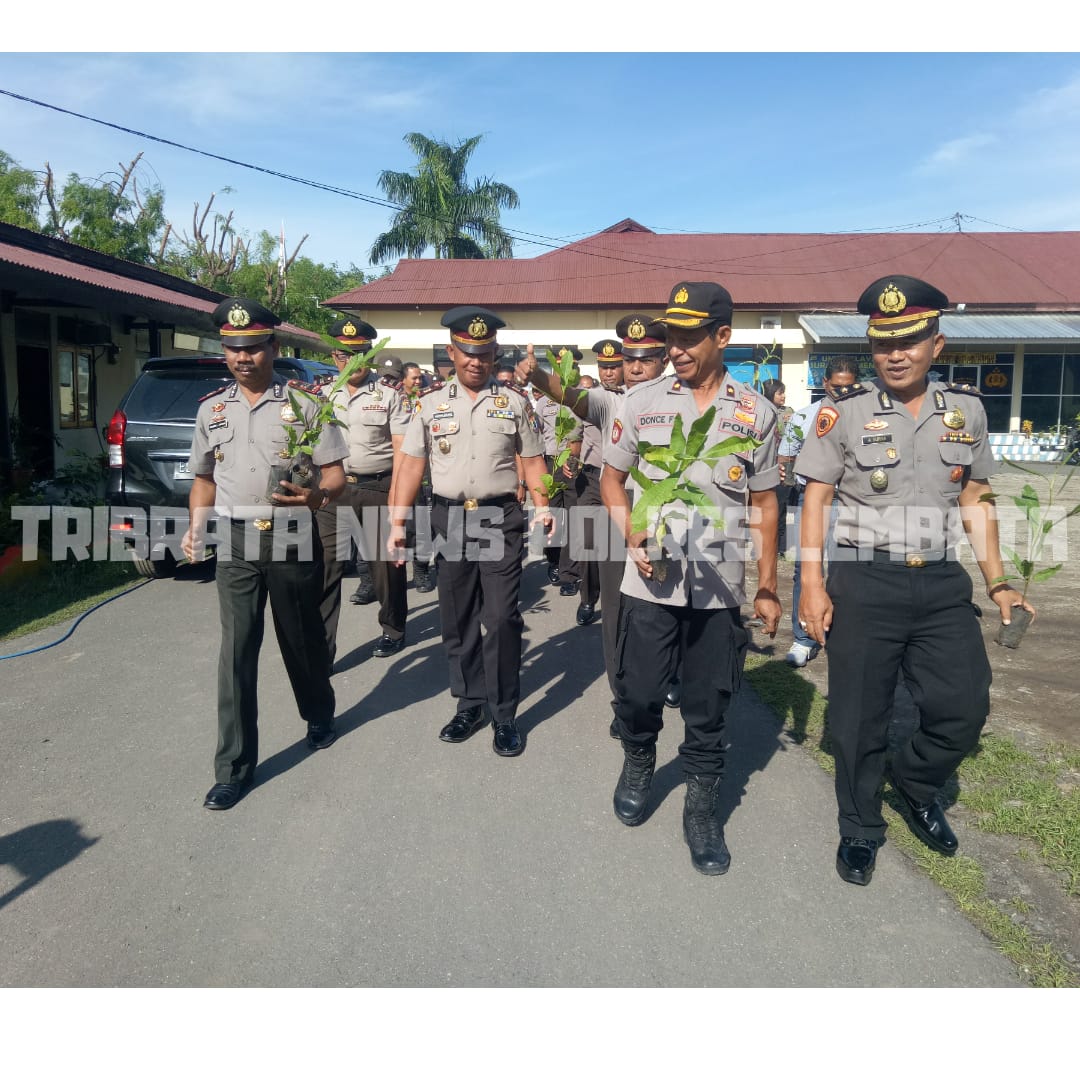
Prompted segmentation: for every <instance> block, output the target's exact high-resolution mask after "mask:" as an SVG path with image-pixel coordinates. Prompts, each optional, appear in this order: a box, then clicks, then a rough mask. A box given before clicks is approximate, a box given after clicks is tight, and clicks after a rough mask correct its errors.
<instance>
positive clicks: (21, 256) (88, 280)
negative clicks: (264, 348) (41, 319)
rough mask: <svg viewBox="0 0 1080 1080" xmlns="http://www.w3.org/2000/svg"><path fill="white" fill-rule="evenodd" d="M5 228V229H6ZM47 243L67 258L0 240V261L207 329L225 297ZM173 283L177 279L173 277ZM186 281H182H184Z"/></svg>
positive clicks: (303, 334)
mask: <svg viewBox="0 0 1080 1080" xmlns="http://www.w3.org/2000/svg"><path fill="white" fill-rule="evenodd" d="M10 228H11V227H9V231H10ZM48 243H49V246H51V247H53V248H54V249H56V250H60V251H66V250H68V249H70V252H71V255H70V257H65V256H63V255H55V254H50V253H48V252H45V251H40V250H35V249H33V248H30V247H23V246H21V245H20V244H17V243H9V242H5V241H0V262H8V263H11V264H13V265H15V266H21V267H23V268H24V269H27V270H36V271H39V272H41V273H45V274H49V275H51V276H52V277H59V278H65V279H67V280H68V281H75V282H78V283H79V284H81V285H88V286H91V287H93V288H97V289H107V290H109V291H110V292H118V293H123V294H124V295H126V296H134V297H138V298H140V299H143V300H155V301H157V302H159V303H164V304H169V305H171V306H173V307H178V308H183V309H185V310H187V311H192V312H198V313H199V314H200V315H203V316H205V318H204V319H201V320H199V321H200V322H203V323H205V325H206V327H207V329H210V328H211V323H210V319H209V316H210V313H211V312H212V311H213V310H214V308H215V307H217V305H218V304H219V303H220V302H221V301H222V300H224V299H225V295H224V294H223V293H216V292H214V291H212V290H210V289H203V288H202V287H198V291H200V292H204V293H205V294H206V296H205V297H202V296H193V295H191V294H190V293H188V292H184V291H181V290H180V289H176V288H169V287H168V286H167V285H165V284H163V283H154V282H152V281H148V280H143V279H141V278H140V277H138V276H134V275H133V276H128V275H126V274H124V273H122V272H120V271H121V270H122V269H123V268H124V267H125V266H126V265H131V266H132V267H133V269H135V270H136V271H143V273H146V268H144V267H139V266H138V264H136V263H131V264H127V263H125V262H124V260H122V259H113V258H109V257H107V256H102V255H100V253H97V252H87V254H88V255H89V256H90V257H91V258H92V259H94V260H95V261H105V260H107V261H108V262H110V263H111V264H114V265H115V266H116V268H117V269H116V270H106V269H103V268H101V267H98V266H90V265H86V264H85V263H82V262H79V261H78V258H79V253H80V252H81V251H84V250H86V249H83V248H80V247H78V245H75V244H68V243H66V242H64V241H59V240H55V239H51V240H49V241H48ZM154 275H155V276H159V277H164V276H165V275H164V274H161V273H160V272H156V271H155V272H154ZM177 284H178V285H180V284H181V282H180V280H179V279H177ZM185 284H186V283H185ZM281 330H282V331H283V332H284V333H286V334H288V335H291V336H293V337H298V338H305V339H311V341H312V342H313V343H316V344H319V345H322V338H320V337H319V335H318V334H316V333H313V332H312V331H310V330H305V329H303V328H302V327H299V326H293V325H292V324H291V323H282V324H281Z"/></svg>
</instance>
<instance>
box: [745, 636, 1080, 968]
mask: <svg viewBox="0 0 1080 1080" xmlns="http://www.w3.org/2000/svg"><path fill="white" fill-rule="evenodd" d="M746 679H747V681H748V682H749V683H750V685H751V686H752V687H753V688H754V691H755V692H756V693H757V695H758V697H760V698H761V700H762V701H763V702H765V704H767V705H768V706H769V707H770V708H771V709H772V710H773V711H774V712H775V713H776V715H777V716H778V717H779V718H780V720H781V722H782V723H783V724H784V727H785V729H786V730H787V732H788V734H789V735H790V736H791V737H792V739H793V740H794V741H795V742H797V743H799V744H801V745H803V746H805V747H806V748H807V749H808V750H809V751H810V752H811V754H812V755H813V757H814V759H815V760H816V761H817V762H818V763H819V764H820V765H821V766H822V767H823V768H824V769H825V770H826V771H828V772H830V773H832V772H835V765H834V763H833V759H832V755H831V753H830V752H829V738H828V725H827V723H826V718H827V713H828V701H827V700H826V699H825V698H824V697H822V695H821V694H819V693H818V692H817V690H816V689H815V688H814V686H813V684H812V683H811V682H810V681H809V680H808V679H805V678H803V677H802V676H801V675H799V674H798V672H797V671H796V670H795V669H793V668H791V667H789V666H788V665H787V664H786V663H784V662H783V661H777V660H768V659H766V658H765V657H762V656H755V655H754V654H752V653H751V654H750V655H748V656H747V658H746ZM980 745H981V749H980V751H979V752H978V753H977V754H975V755H973V756H971V757H969V758H967V759H966V760H965V761H964V762H963V764H962V765H961V767H960V769H959V776H960V783H961V792H960V801H961V802H963V803H964V805H965V806H967V807H969V808H970V809H971V810H972V811H973V822H972V823H973V825H974V826H975V827H976V828H981V829H982V830H983V831H984V832H999V833H1006V834H1008V835H1011V836H1019V837H1024V838H1027V839H1030V840H1032V841H1033V842H1034V843H1035V844H1036V845H1038V847H1039V850H1040V853H1041V854H1042V857H1043V859H1044V860H1045V861H1046V863H1047V865H1049V866H1052V867H1054V868H1055V869H1058V870H1061V871H1063V872H1064V873H1065V874H1067V875H1068V876H1069V878H1070V881H1071V883H1072V884H1071V886H1070V888H1069V892H1070V893H1073V894H1075V890H1076V884H1077V878H1076V874H1077V872H1078V862H1077V857H1078V853H1077V843H1078V834H1080V804H1078V802H1077V799H1078V790H1077V787H1078V785H1077V778H1076V776H1075V775H1073V774H1074V773H1075V772H1076V768H1077V759H1078V758H1080V754H1077V753H1075V752H1073V751H1070V750H1066V749H1065V748H1062V747H1048V748H1047V750H1046V751H1045V755H1044V756H1043V757H1041V758H1040V757H1036V756H1035V755H1032V754H1028V753H1026V752H1025V751H1023V750H1020V749H1019V748H1018V747H1017V746H1016V745H1015V744H1013V743H1012V742H1011V741H1010V740H1008V739H1005V738H1002V737H1001V736H997V735H985V736H984V737H983V739H982V740H981V744H980ZM883 812H884V816H885V820H886V821H887V822H888V824H889V841H890V842H891V843H894V844H895V845H896V846H897V847H898V848H900V849H901V850H902V851H904V852H906V853H907V854H908V855H909V856H910V857H911V858H912V859H913V860H914V861H915V862H916V863H917V864H918V865H919V866H920V867H921V868H922V870H923V871H924V872H925V873H926V874H927V876H928V877H930V879H931V880H933V881H935V882H936V883H937V884H938V885H940V886H941V887H942V888H943V889H944V890H945V891H946V892H947V893H948V894H949V895H950V896H951V897H952V898H953V901H954V902H955V903H956V905H957V907H958V908H959V909H960V910H961V911H962V912H963V913H964V914H965V915H966V916H967V917H968V918H969V919H970V920H971V922H973V923H974V924H975V925H976V926H978V927H979V929H981V930H982V931H983V933H985V934H986V935H987V936H988V937H989V938H990V939H991V940H992V941H993V942H994V943H995V945H996V946H997V947H998V948H999V949H1000V950H1001V951H1002V952H1003V953H1004V954H1005V955H1006V956H1007V957H1009V959H1010V960H1012V961H1013V963H1014V964H1016V966H1017V967H1018V968H1019V969H1020V971H1021V973H1022V974H1023V975H1024V976H1025V977H1026V978H1027V979H1028V981H1029V982H1030V983H1031V984H1032V985H1033V986H1040V987H1077V986H1080V977H1078V976H1077V973H1076V972H1075V971H1073V970H1072V968H1070V966H1069V965H1068V963H1067V962H1066V961H1065V960H1064V959H1063V957H1062V956H1061V955H1060V954H1059V953H1058V952H1057V950H1056V949H1054V948H1053V946H1051V945H1049V944H1046V943H1045V942H1040V941H1037V940H1036V939H1035V937H1034V936H1033V935H1032V934H1031V932H1030V931H1029V930H1028V928H1027V927H1026V926H1023V925H1022V924H1019V923H1016V922H1014V921H1013V920H1012V918H1011V917H1010V915H1009V914H1008V913H1007V912H1005V911H1003V910H1002V909H1001V908H1000V907H999V906H998V905H997V904H995V903H994V901H993V900H992V899H991V898H990V897H989V896H988V895H987V893H986V880H985V877H984V875H983V871H982V868H981V867H980V866H979V864H978V863H977V862H976V861H975V860H974V859H972V858H969V857H968V856H966V855H956V856H953V857H952V858H946V857H945V856H943V855H938V854H937V853H936V852H934V851H931V850H930V849H929V848H927V847H926V846H925V845H924V844H922V843H921V842H920V841H919V840H917V839H916V838H915V837H914V836H913V835H912V834H911V832H910V831H909V830H908V827H907V824H906V823H905V822H904V819H903V817H902V816H901V815H900V814H899V813H898V812H897V811H896V810H895V809H894V808H893V807H891V806H890V805H889V804H888V803H886V804H885V805H884V806H883ZM1044 848H1045V850H1044ZM1013 906H1014V910H1020V909H1019V907H1018V906H1017V905H1016V904H1015V902H1014V905H1013Z"/></svg>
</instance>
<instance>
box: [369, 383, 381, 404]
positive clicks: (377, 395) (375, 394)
mask: <svg viewBox="0 0 1080 1080" xmlns="http://www.w3.org/2000/svg"><path fill="white" fill-rule="evenodd" d="M371 399H372V401H382V391H381V390H380V389H379V388H378V387H377V386H376V387H375V389H374V390H372V391H371Z"/></svg>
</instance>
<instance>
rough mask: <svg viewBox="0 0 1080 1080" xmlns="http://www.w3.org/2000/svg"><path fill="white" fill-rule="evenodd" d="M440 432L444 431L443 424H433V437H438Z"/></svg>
mask: <svg viewBox="0 0 1080 1080" xmlns="http://www.w3.org/2000/svg"><path fill="white" fill-rule="evenodd" d="M440 431H442V424H432V425H431V434H432V435H438V434H439V432H440Z"/></svg>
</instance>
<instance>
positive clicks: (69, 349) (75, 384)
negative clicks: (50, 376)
mask: <svg viewBox="0 0 1080 1080" xmlns="http://www.w3.org/2000/svg"><path fill="white" fill-rule="evenodd" d="M57 356H58V362H59V367H60V426H61V427H62V428H92V427H96V426H97V422H96V420H95V418H94V365H93V357H92V352H91V350H90V349H89V348H87V347H83V348H79V347H76V346H71V345H61V346H60V348H59V351H58V353H57Z"/></svg>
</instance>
